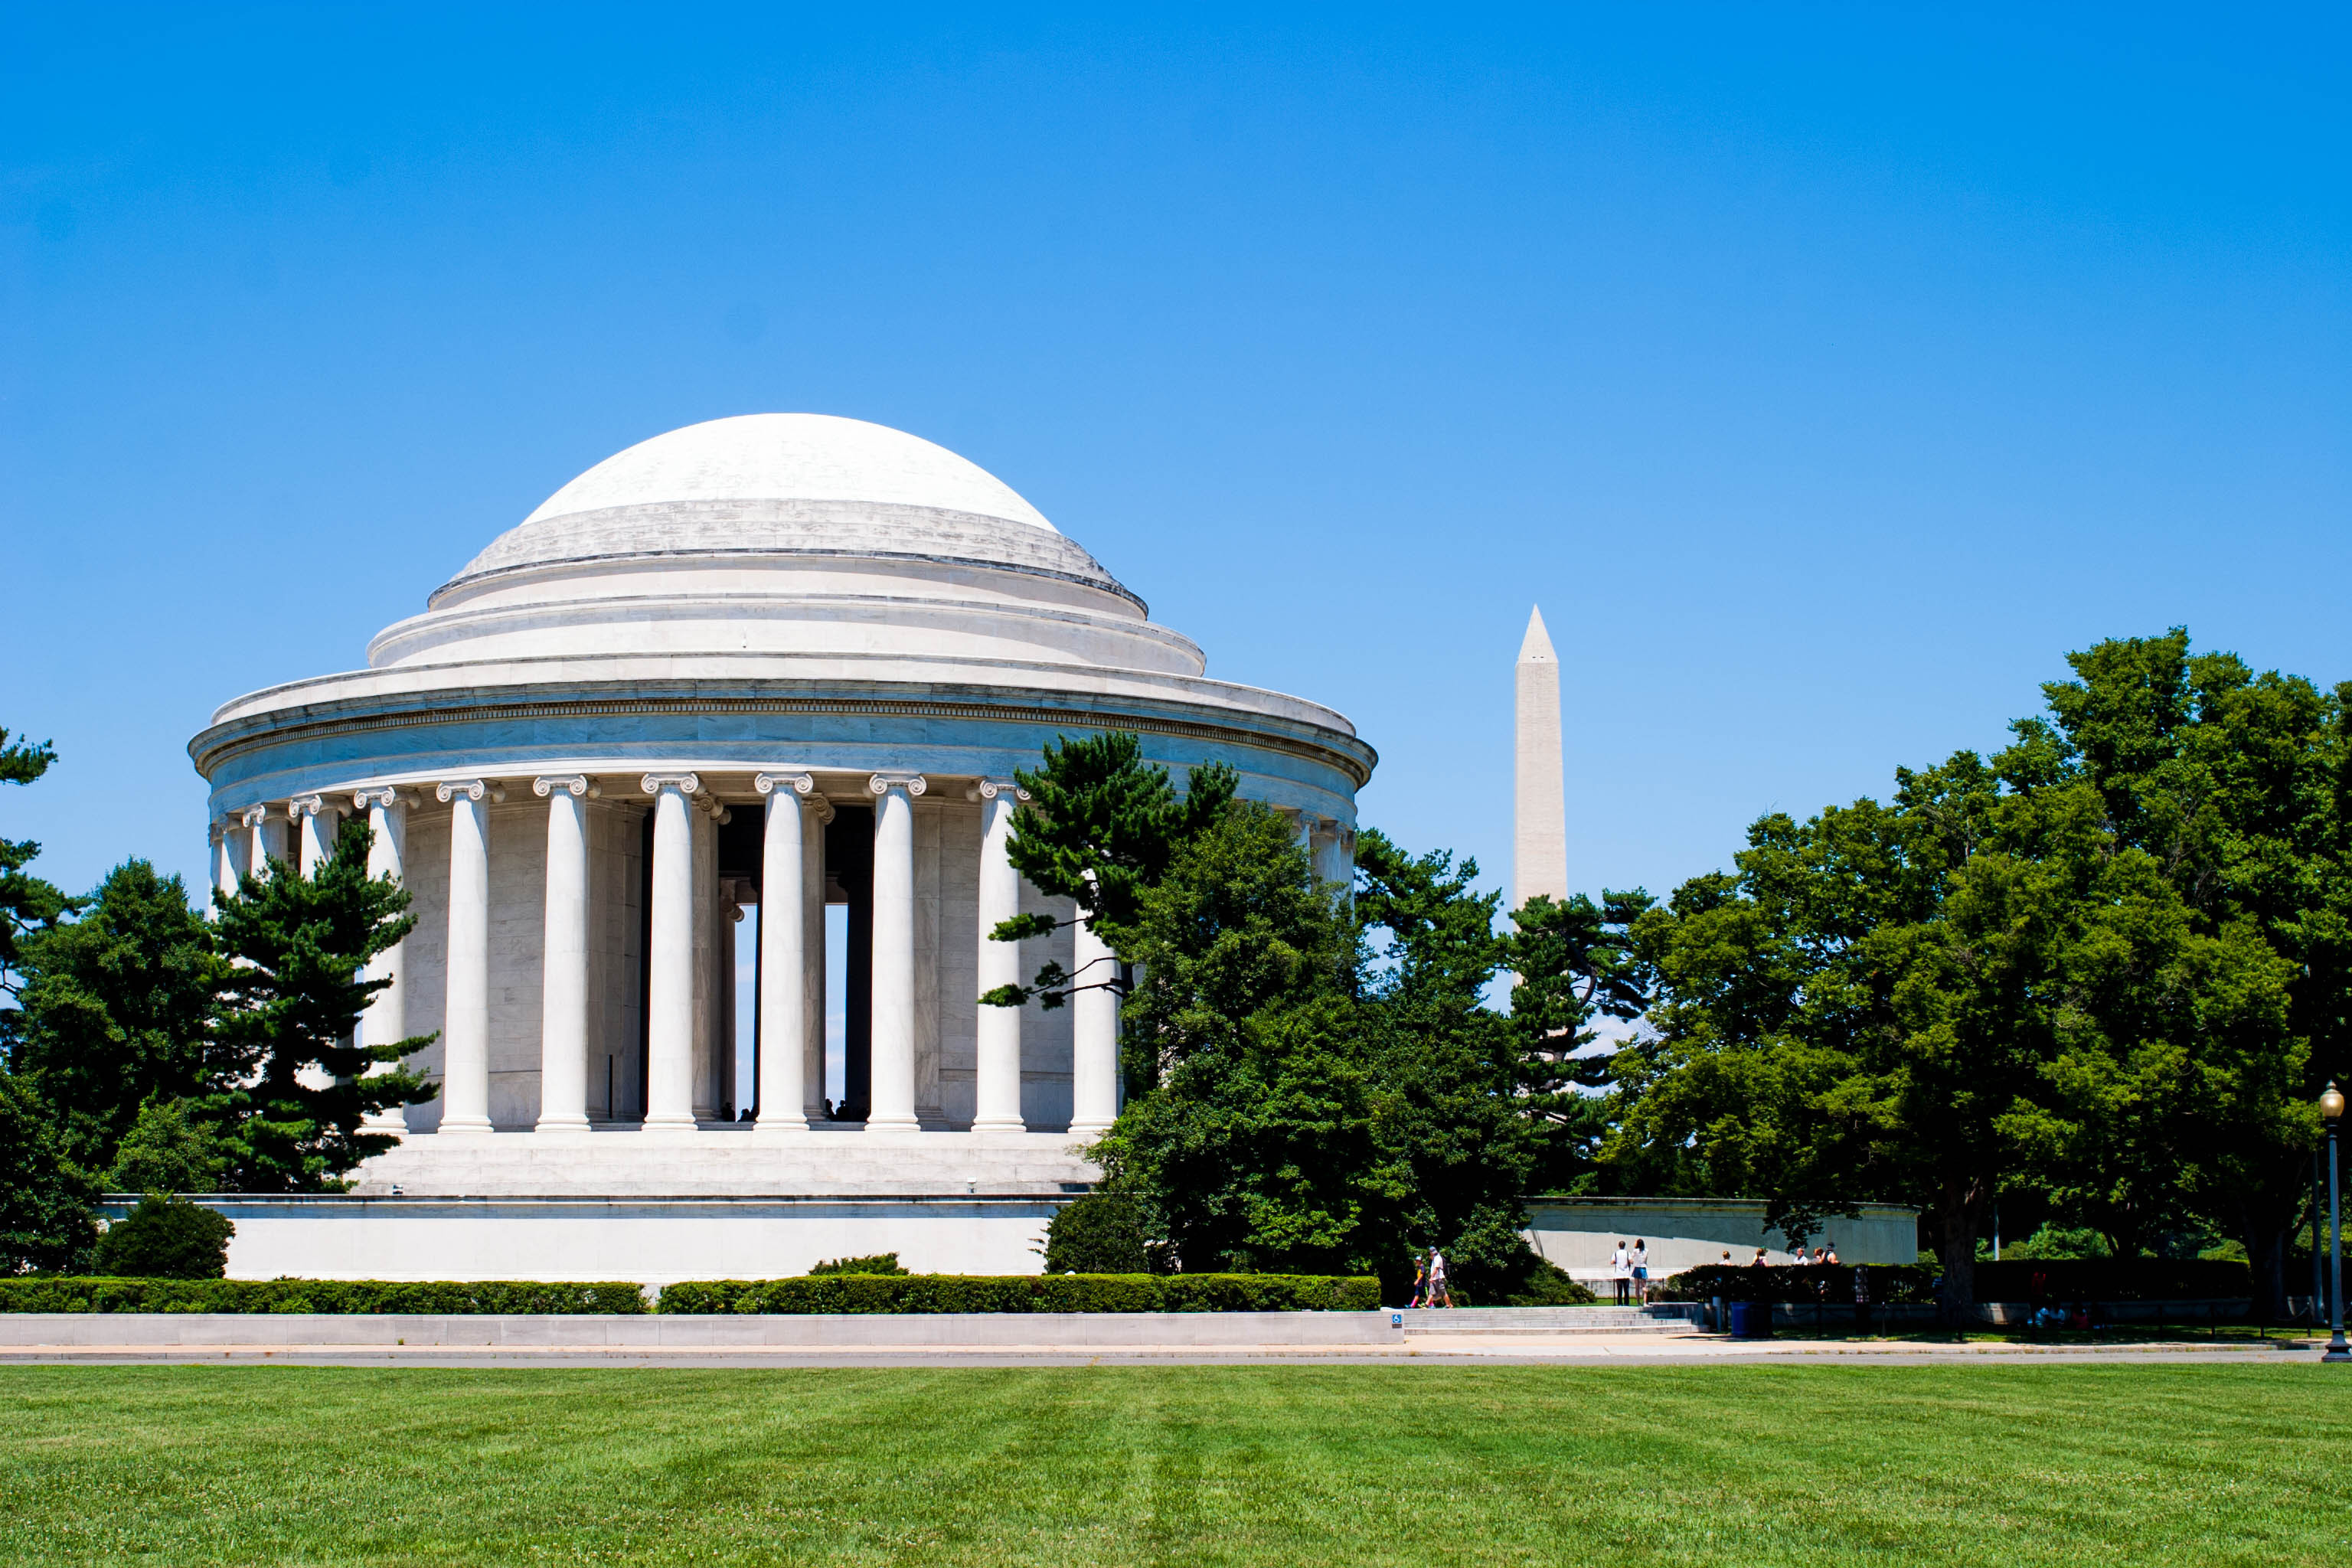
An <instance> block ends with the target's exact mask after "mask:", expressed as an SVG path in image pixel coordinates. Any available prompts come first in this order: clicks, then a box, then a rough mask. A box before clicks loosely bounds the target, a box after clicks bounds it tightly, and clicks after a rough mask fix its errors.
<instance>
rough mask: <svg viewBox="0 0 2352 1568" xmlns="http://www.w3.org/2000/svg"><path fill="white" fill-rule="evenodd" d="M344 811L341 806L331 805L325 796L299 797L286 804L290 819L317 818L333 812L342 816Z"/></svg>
mask: <svg viewBox="0 0 2352 1568" xmlns="http://www.w3.org/2000/svg"><path fill="white" fill-rule="evenodd" d="M342 810H343V808H342V807H341V806H340V805H328V804H327V797H326V796H325V795H296V796H295V797H294V798H293V799H292V800H289V801H288V802H287V803H286V815H287V816H289V817H296V816H318V815H319V813H320V812H322V811H331V812H333V813H335V814H336V815H337V816H341V815H342Z"/></svg>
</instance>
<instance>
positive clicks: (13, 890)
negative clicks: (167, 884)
mask: <svg viewBox="0 0 2352 1568" xmlns="http://www.w3.org/2000/svg"><path fill="white" fill-rule="evenodd" d="M57 760H58V753H57V752H56V751H55V750H54V749H53V748H52V747H51V746H50V745H49V743H48V742H46V741H43V742H37V743H36V742H27V741H11V740H10V739H9V738H8V731H5V730H0V784H31V783H32V782H33V781H34V780H35V779H37V778H39V777H40V776H41V775H42V774H43V773H47V772H48V771H49V764H50V763H54V762H56V761H57ZM40 852H41V847H40V846H39V845H38V844H37V843H35V842H34V841H33V840H31V839H29V838H0V992H5V994H8V995H10V996H14V995H16V992H17V975H18V970H17V960H18V951H17V949H18V943H19V942H22V941H23V940H24V938H25V936H26V933H27V932H30V931H39V930H45V929H47V928H48V927H50V926H54V925H56V924H57V923H58V921H59V920H61V919H63V918H64V917H65V916H67V915H68V914H70V913H72V912H73V908H74V901H73V900H71V899H68V898H67V897H66V896H65V894H63V893H61V892H59V891H58V889H56V888H55V887H53V886H51V885H50V884H49V883H47V882H45V881H43V880H41V879H39V878H38V877H33V876H27V875H26V872H25V868H26V866H28V865H30V864H32V861H33V858H34V857H35V856H37V855H38V854H39V853H40Z"/></svg>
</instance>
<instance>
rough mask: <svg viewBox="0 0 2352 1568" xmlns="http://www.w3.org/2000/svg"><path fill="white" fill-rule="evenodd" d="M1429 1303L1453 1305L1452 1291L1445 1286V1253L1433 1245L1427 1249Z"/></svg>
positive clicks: (1434, 1305) (1440, 1305) (1444, 1305)
mask: <svg viewBox="0 0 2352 1568" xmlns="http://www.w3.org/2000/svg"><path fill="white" fill-rule="evenodd" d="M1429 1304H1430V1305H1431V1306H1433V1307H1451V1306H1452V1305H1454V1292H1453V1291H1451V1290H1449V1289H1446V1286H1445V1254H1444V1253H1442V1252H1440V1251H1438V1250H1437V1248H1435V1247H1431V1248H1430V1249H1429Z"/></svg>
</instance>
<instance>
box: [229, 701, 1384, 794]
mask: <svg viewBox="0 0 2352 1568" xmlns="http://www.w3.org/2000/svg"><path fill="white" fill-rule="evenodd" d="M313 711H315V710H313ZM762 713H776V714H816V715H836V714H846V715H853V716H861V717H875V718H902V717H903V718H920V719H970V720H978V721H994V722H1000V723H1021V724H1034V725H1037V726H1040V727H1043V728H1048V729H1052V730H1055V731H1060V732H1063V733H1078V732H1090V731H1103V730H1132V731H1136V732H1137V733H1139V734H1149V735H1171V736H1177V737H1181V738H1183V739H1187V740H1197V741H1204V742H1213V743H1221V744H1232V743H1234V742H1241V743H1243V744H1246V745H1251V746H1257V747H1262V748H1264V749H1265V750H1268V751H1275V752H1285V753H1287V754H1289V755H1291V756H1296V757H1303V758H1306V759H1307V760H1309V761H1311V762H1316V763H1323V764H1325V765H1327V766H1330V767H1335V768H1337V769H1339V771H1340V772H1341V773H1345V774H1347V775H1348V776H1349V778H1351V779H1353V780H1354V781H1355V782H1356V784H1357V786H1358V787H1359V788H1360V787H1362V785H1363V784H1366V783H1367V782H1368V781H1369V780H1370V778H1371V775H1372V768H1373V765H1374V764H1375V763H1376V762H1377V761H1378V755H1377V753H1376V752H1374V751H1373V750H1372V748H1371V747H1370V746H1369V745H1367V744H1365V743H1364V742H1362V741H1360V740H1358V739H1357V738H1355V737H1354V736H1342V735H1339V733H1338V732H1337V731H1323V733H1326V734H1329V735H1331V737H1332V741H1331V742H1324V741H1321V740H1318V739H1313V738H1308V737H1304V736H1298V735H1292V734H1286V733H1283V732H1282V731H1279V730H1265V729H1258V728H1255V727H1254V726H1252V725H1251V724H1248V723H1246V722H1243V721H1238V720H1237V721H1234V722H1231V723H1225V722H1217V721H1209V720H1194V719H1174V718H1162V717H1160V716H1157V715H1153V714H1148V713H1135V712H1129V711H1125V710H1121V709H1119V708H1117V707H1112V706H1108V705H1103V704H1097V705H1092V706H1078V705H1076V704H1073V705H1070V706H1066V707H1049V706H1045V705H1041V704H1034V703H1010V702H1008V703H993V702H944V701H927V700H901V699H893V698H817V697H808V698H803V697H605V698H574V699H547V700H529V701H502V702H483V703H478V704H470V705H466V706H456V705H451V706H446V707H429V706H421V705H420V706H416V707H408V708H402V709H400V710H396V711H393V712H384V713H356V714H350V715H347V716H324V717H317V718H304V719H300V720H297V721H291V722H272V721H271V717H272V716H271V715H268V714H257V715H252V716H248V717H247V718H244V719H237V720H232V721H229V722H228V723H226V724H222V725H215V726H214V727H213V728H212V729H210V730H207V731H205V733H204V734H201V735H199V736H197V737H196V741H195V742H191V744H190V746H189V753H188V754H189V757H190V760H191V761H193V762H194V763H195V765H196V770H197V772H199V773H203V774H204V775H205V777H207V778H210V777H211V776H213V774H214V773H216V772H217V771H218V770H219V767H220V765H221V763H223V762H225V761H226V759H227V758H229V757H230V756H232V755H235V754H236V753H237V752H242V751H246V750H249V749H251V748H252V747H254V746H257V745H261V744H265V743H268V742H278V741H285V740H290V739H294V738H296V737H299V736H306V735H313V734H326V733H347V734H350V733H364V732H366V731H376V730H398V729H408V728H415V727H419V726H425V725H437V724H478V723H492V722H509V721H531V720H540V719H596V718H630V717H640V716H652V715H679V716H686V717H699V716H703V715H729V716H744V715H755V714H762ZM1277 722H1279V723H1283V724H1297V725H1298V726H1299V727H1300V728H1306V727H1307V726H1306V725H1304V724H1303V723H1301V722H1300V721H1291V720H1284V721H1277ZM224 731H226V733H224ZM208 741H209V742H210V743H209V744H204V745H203V749H202V750H199V749H198V745H199V744H201V743H204V742H208ZM1334 742H1336V743H1334Z"/></svg>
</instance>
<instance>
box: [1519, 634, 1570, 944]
mask: <svg viewBox="0 0 2352 1568" xmlns="http://www.w3.org/2000/svg"><path fill="white" fill-rule="evenodd" d="M1511 813H1512V822H1511V908H1513V909H1515V910H1516V909H1517V908H1518V907H1519V906H1520V905H1521V904H1524V903H1526V902H1527V901H1528V900H1529V899H1532V898H1536V897H1538V895H1548V896H1549V897H1550V898H1551V899H1552V900H1555V901H1564V900H1566V899H1567V898H1568V800H1567V795H1566V792H1565V791H1564V789H1563V788H1562V786H1561V783H1560V762H1559V656H1557V655H1556V654H1554V653H1553V652H1552V650H1551V638H1550V637H1549V635H1548V634H1546V632H1545V631H1544V623H1543V611H1542V610H1540V609H1537V610H1534V611H1532V612H1531V613H1530V614H1529V615H1528V635H1527V638H1526V640H1525V641H1523V642H1521V643H1520V644H1519V666H1518V752H1517V768H1516V770H1515V774H1514V779H1513V787H1512V791H1511Z"/></svg>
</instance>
